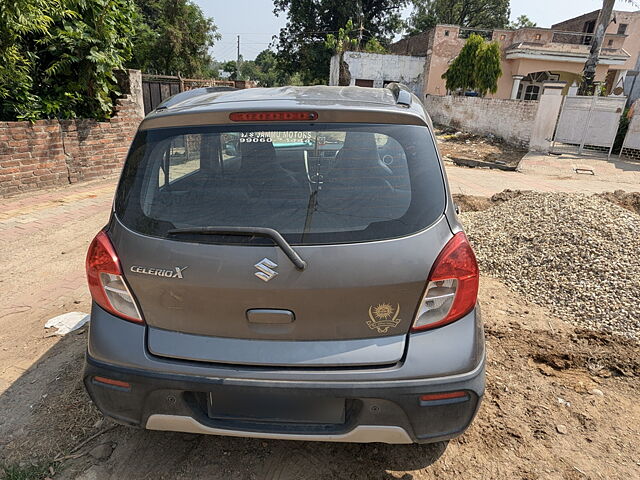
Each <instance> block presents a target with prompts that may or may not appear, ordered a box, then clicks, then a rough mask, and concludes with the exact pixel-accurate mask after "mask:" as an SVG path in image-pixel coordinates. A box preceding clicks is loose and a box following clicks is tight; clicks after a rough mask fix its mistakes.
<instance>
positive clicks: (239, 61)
mask: <svg viewBox="0 0 640 480" xmlns="http://www.w3.org/2000/svg"><path fill="white" fill-rule="evenodd" d="M241 62H242V57H241V56H240V35H238V55H237V57H236V71H237V72H236V78H237V79H238V80H241V78H240V63H241Z"/></svg>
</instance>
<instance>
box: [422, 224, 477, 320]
mask: <svg viewBox="0 0 640 480" xmlns="http://www.w3.org/2000/svg"><path fill="white" fill-rule="evenodd" d="M479 282H480V272H479V269H478V262H477V261H476V256H475V254H474V253H473V249H472V248H471V244H470V243H469V240H468V239H467V236H466V235H465V234H464V233H463V232H459V233H456V234H455V235H454V236H453V238H452V239H451V240H449V242H448V243H447V244H446V245H445V247H444V248H443V249H442V251H441V252H440V254H439V255H438V258H437V259H436V261H435V263H434V264H433V267H432V268H431V273H430V274H429V278H428V280H427V288H426V290H425V294H424V296H423V298H422V301H421V302H420V307H419V308H418V313H417V315H416V318H415V320H414V322H413V330H427V329H430V328H436V327H441V326H442V325H447V324H449V323H451V322H455V321H456V320H458V319H460V318H462V317H464V316H465V315H466V314H467V313H469V312H470V311H471V310H473V308H474V307H475V304H476V301H477V299H478V285H479Z"/></svg>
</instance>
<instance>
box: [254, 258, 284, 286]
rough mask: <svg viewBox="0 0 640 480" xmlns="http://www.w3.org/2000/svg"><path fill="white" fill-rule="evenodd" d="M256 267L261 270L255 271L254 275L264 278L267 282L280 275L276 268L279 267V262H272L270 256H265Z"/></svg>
mask: <svg viewBox="0 0 640 480" xmlns="http://www.w3.org/2000/svg"><path fill="white" fill-rule="evenodd" d="M254 267H256V268H257V269H258V270H260V271H259V272H256V273H254V275H255V276H256V277H258V278H259V279H260V280H264V281H265V282H268V281H269V280H271V279H272V278H273V277H275V276H276V275H278V272H276V271H275V270H274V268H278V264H277V263H275V262H272V261H271V260H269V259H268V258H263V259H262V260H260V261H259V262H258V263H256V264H255V265H254Z"/></svg>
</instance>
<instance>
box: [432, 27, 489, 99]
mask: <svg viewBox="0 0 640 480" xmlns="http://www.w3.org/2000/svg"><path fill="white" fill-rule="evenodd" d="M501 76H502V68H501V66H500V46H499V45H498V43H496V42H485V40H484V39H483V38H482V37H481V36H480V35H476V34H471V35H470V36H469V38H468V39H467V41H466V42H465V44H464V46H463V47H462V50H460V53H459V54H458V56H457V57H456V58H455V59H454V60H453V62H452V63H451V65H450V66H449V68H448V70H447V71H446V72H445V73H444V74H443V75H442V78H444V79H445V80H446V86H447V90H448V91H450V92H455V91H457V90H462V91H466V90H475V91H476V92H478V93H479V94H480V95H482V96H484V95H486V94H487V93H488V92H491V93H495V92H496V91H497V90H498V79H499V78H500V77H501Z"/></svg>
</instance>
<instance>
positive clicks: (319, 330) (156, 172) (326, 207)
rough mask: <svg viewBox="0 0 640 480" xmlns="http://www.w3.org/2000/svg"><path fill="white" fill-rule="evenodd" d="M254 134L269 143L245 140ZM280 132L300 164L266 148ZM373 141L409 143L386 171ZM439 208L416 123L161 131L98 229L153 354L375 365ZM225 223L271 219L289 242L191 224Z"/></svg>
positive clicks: (401, 335) (427, 257)
mask: <svg viewBox="0 0 640 480" xmlns="http://www.w3.org/2000/svg"><path fill="white" fill-rule="evenodd" d="M398 127H401V128H398ZM408 130H412V131H411V132H408ZM250 135H252V136H250ZM250 138H253V139H255V138H258V139H268V140H263V141H258V142H253V141H252V144H251V145H250V146H249V147H247V145H246V143H249V139H250ZM242 139H244V141H242ZM276 140H277V142H276ZM287 140H289V141H291V142H296V143H297V144H298V145H297V147H298V148H299V144H300V142H301V141H303V142H306V144H307V148H306V150H305V149H303V152H302V153H301V155H300V161H301V162H303V168H302V170H301V171H302V173H303V175H299V176H297V175H296V174H295V172H293V171H292V170H293V169H285V168H284V167H283V166H281V165H279V163H278V159H279V158H278V148H277V146H274V144H275V145H282V144H286V142H287ZM383 142H385V143H388V142H395V143H396V144H397V145H396V147H397V146H402V145H405V146H406V148H407V150H406V151H407V153H405V150H404V149H403V148H400V149H398V148H396V150H400V152H402V153H401V154H398V155H397V158H395V159H394V160H393V161H394V162H396V164H395V165H394V169H393V171H391V170H390V169H388V168H384V167H383V165H384V164H382V165H380V164H379V163H378V161H377V160H378V158H377V157H376V155H377V154H376V151H377V149H378V147H379V144H381V143H383ZM243 144H244V145H243ZM256 144H257V145H258V146H257V147H256ZM409 144H410V146H409ZM416 144H418V146H419V147H420V150H422V152H423V153H421V154H416V153H415V152H416V150H415V147H416ZM327 145H332V146H333V147H332V148H333V149H334V151H335V156H329V158H328V157H327V155H326V151H327V148H326V147H327ZM420 150H418V151H420ZM320 151H322V153H321V154H320ZM418 157H420V160H418ZM444 204H445V193H444V185H443V179H442V173H441V171H440V166H439V163H438V161H437V158H436V157H435V149H434V147H433V143H432V141H431V137H430V135H429V134H428V131H427V130H426V127H412V126H390V125H334V124H331V125H305V126H298V125H295V126H289V127H288V128H285V127H280V130H279V131H277V132H272V131H267V130H266V129H264V128H259V127H256V126H251V127H245V128H243V129H240V128H239V127H235V129H234V128H232V127H207V128H202V129H195V132H194V129H193V127H190V128H189V129H175V130H173V129H163V130H162V131H158V132H143V133H142V134H141V135H140V138H138V139H137V140H136V142H135V143H134V146H133V147H132V152H131V154H130V157H129V159H128V161H127V164H126V166H125V172H124V174H123V179H122V181H121V184H120V186H119V189H118V195H117V198H116V215H115V217H114V221H113V222H112V224H111V228H110V232H109V234H110V236H111V238H112V241H113V242H114V246H115V248H116V251H117V252H118V253H119V255H120V259H121V262H122V265H123V270H124V273H125V277H126V279H127V282H128V283H129V285H130V287H131V289H132V291H133V293H134V296H135V297H136V299H137V302H138V304H139V307H140V310H141V311H142V314H143V316H144V319H145V321H146V323H147V325H148V326H149V331H148V348H149V350H150V352H151V353H152V354H155V355H158V356H166V357H172V358H180V359H185V360H197V361H208V362H218V363H232V364H251V365H261V364H262V365H283V366H285V365H319V366H329V365H332V366H333V365H380V364H391V363H394V362H397V361H398V360H399V359H400V358H401V357H402V355H403V352H404V348H405V342H406V338H407V333H408V331H409V329H410V326H411V323H412V320H413V315H414V313H415V310H416V307H417V305H418V302H419V301H420V298H421V295H422V293H423V290H424V288H425V282H426V278H427V275H428V272H429V269H430V267H431V265H432V263H433V261H434V260H435V258H436V257H437V255H438V253H439V252H440V250H441V249H442V247H443V246H444V244H446V242H447V240H448V239H449V238H450V237H451V231H450V229H449V226H448V223H447V221H446V219H445V218H444V216H443V211H444ZM225 225H226V226H232V227H233V228H236V229H238V230H239V231H243V230H248V231H250V230H251V228H253V227H261V228H270V229H274V230H275V231H277V232H279V233H281V234H282V236H283V238H284V240H285V242H286V243H287V245H284V247H282V248H281V247H279V246H277V245H275V244H274V241H273V240H272V239H270V238H263V237H261V236H255V235H251V234H241V235H229V234H220V233H215V234H202V233H195V232H196V230H198V229H203V228H207V227H212V226H214V227H220V226H225ZM190 230H193V232H190ZM176 231H177V232H176ZM287 246H291V248H292V249H293V250H294V251H295V252H296V253H297V254H298V255H299V257H301V258H302V259H303V260H304V262H305V263H306V268H304V269H302V268H300V267H301V266H300V265H298V266H296V265H295V264H294V261H292V258H290V257H291V256H290V255H289V256H288V255H287V254H286V253H285V250H286V248H287ZM283 248H284V249H283Z"/></svg>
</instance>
